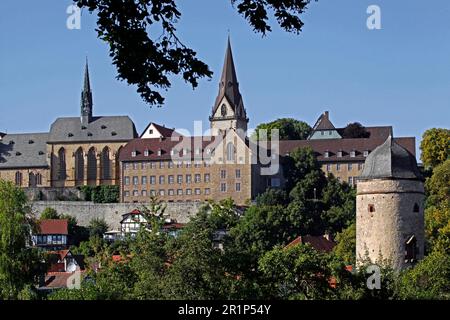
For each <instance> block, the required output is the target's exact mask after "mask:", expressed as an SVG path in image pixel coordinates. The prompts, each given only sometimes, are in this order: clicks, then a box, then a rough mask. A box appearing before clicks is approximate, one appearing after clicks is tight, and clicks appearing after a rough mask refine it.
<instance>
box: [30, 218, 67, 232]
mask: <svg viewBox="0 0 450 320" xmlns="http://www.w3.org/2000/svg"><path fill="white" fill-rule="evenodd" d="M39 227H40V232H39V233H38V234H65V235H67V234H69V232H68V220H67V219H45V220H42V221H41V222H40V224H39Z"/></svg>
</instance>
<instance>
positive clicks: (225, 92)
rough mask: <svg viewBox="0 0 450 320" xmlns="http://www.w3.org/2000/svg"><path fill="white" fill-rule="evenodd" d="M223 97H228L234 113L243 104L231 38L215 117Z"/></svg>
mask: <svg viewBox="0 0 450 320" xmlns="http://www.w3.org/2000/svg"><path fill="white" fill-rule="evenodd" d="M223 97H226V98H227V100H228V102H229V103H230V105H231V108H232V109H233V111H236V108H237V107H238V106H239V104H240V103H242V96H241V93H240V92H239V82H238V80H237V75H236V68H235V67H234V61H233V53H232V52H231V43H230V38H228V43H227V50H226V53H225V60H224V62H223V69H222V76H221V77H220V84H219V94H218V95H217V97H216V101H215V103H214V107H213V112H212V114H213V115H214V114H215V112H216V110H217V108H219V104H220V102H221V101H222V99H223Z"/></svg>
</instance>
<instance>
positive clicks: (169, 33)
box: [74, 0, 310, 105]
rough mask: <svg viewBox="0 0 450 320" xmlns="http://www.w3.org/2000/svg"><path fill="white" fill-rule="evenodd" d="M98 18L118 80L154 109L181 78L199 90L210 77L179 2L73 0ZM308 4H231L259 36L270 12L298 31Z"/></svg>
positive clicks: (294, 0) (305, 0) (289, 0)
mask: <svg viewBox="0 0 450 320" xmlns="http://www.w3.org/2000/svg"><path fill="white" fill-rule="evenodd" d="M74 1H75V3H77V5H78V6H79V7H81V8H87V9H88V10H89V11H90V12H95V13H96V14H97V29H96V30H97V33H98V37H99V38H100V39H101V40H103V41H105V42H106V43H107V44H108V45H109V54H110V56H111V58H112V61H113V63H114V65H115V66H116V68H117V72H118V76H117V78H118V79H120V80H126V81H127V82H128V84H130V85H135V86H136V87H137V91H138V93H139V94H140V95H141V97H142V98H143V99H144V100H145V101H146V102H147V103H149V104H150V105H155V104H157V105H161V104H163V102H164V97H163V96H162V94H161V93H160V91H161V90H167V89H168V88H170V86H171V81H170V77H171V76H173V75H176V76H180V77H181V78H182V79H183V80H184V81H186V82H187V83H189V84H191V85H192V87H194V88H195V87H197V85H198V80H199V79H201V78H204V77H211V76H212V72H211V71H210V70H209V68H208V66H207V65H206V64H205V63H204V62H202V61H201V60H199V59H198V58H197V53H196V52H195V51H194V50H192V49H191V48H189V47H188V46H186V45H185V44H184V43H183V42H182V40H181V39H180V37H179V35H178V33H177V29H176V27H177V23H178V21H179V20H180V18H181V12H180V11H179V9H178V6H177V3H178V1H176V0H74ZM309 3H310V0H231V4H232V5H233V7H234V8H235V9H236V10H237V12H238V13H239V14H240V15H242V16H243V17H244V18H245V19H246V20H247V21H248V23H249V24H250V26H251V27H252V28H253V30H254V31H255V32H258V33H261V34H262V35H265V34H266V33H268V32H270V31H271V27H270V25H269V23H268V20H269V17H268V13H269V12H270V13H272V14H273V15H274V17H275V19H276V21H277V23H278V24H279V25H280V26H281V28H283V29H284V30H286V31H288V32H294V33H299V32H300V31H301V30H302V27H303V22H302V20H301V19H300V17H301V15H302V13H303V12H304V11H305V10H306V6H307V5H308V4H309Z"/></svg>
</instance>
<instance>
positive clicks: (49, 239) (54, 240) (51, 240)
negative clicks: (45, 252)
mask: <svg viewBox="0 0 450 320" xmlns="http://www.w3.org/2000/svg"><path fill="white" fill-rule="evenodd" d="M65 240H66V238H65V237H64V238H63V236H62V235H52V236H42V235H38V236H37V237H36V241H37V244H65Z"/></svg>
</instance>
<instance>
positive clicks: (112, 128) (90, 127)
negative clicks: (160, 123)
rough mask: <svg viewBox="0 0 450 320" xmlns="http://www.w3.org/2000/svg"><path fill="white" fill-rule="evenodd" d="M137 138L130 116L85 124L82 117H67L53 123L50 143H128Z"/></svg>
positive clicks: (97, 119) (95, 118)
mask: <svg viewBox="0 0 450 320" xmlns="http://www.w3.org/2000/svg"><path fill="white" fill-rule="evenodd" d="M136 137H137V133H136V128H135V126H134V123H133V121H132V120H131V119H130V118H129V117H128V116H105V117H93V118H92V121H91V122H89V123H85V124H82V123H81V118H80V117H67V118H58V119H56V120H55V122H53V123H52V125H51V127H50V133H49V137H48V142H49V143H57V142H80V141H82V142H94V141H102V142H104V141H128V140H131V139H133V138H136Z"/></svg>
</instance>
